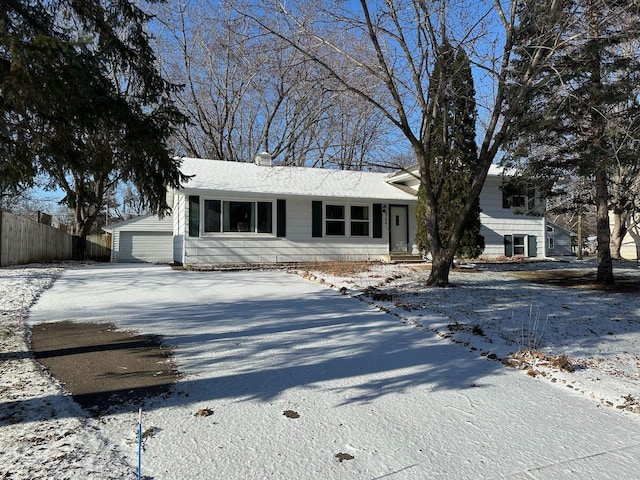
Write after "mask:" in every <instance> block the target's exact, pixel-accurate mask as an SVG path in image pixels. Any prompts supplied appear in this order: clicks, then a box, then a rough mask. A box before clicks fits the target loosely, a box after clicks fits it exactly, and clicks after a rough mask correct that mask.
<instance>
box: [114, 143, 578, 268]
mask: <svg viewBox="0 0 640 480" xmlns="http://www.w3.org/2000/svg"><path fill="white" fill-rule="evenodd" d="M181 170H182V171H183V173H185V174H186V175H189V176H192V178H191V179H190V180H189V181H188V182H186V184H185V185H184V186H183V188H181V189H179V190H175V191H170V192H169V193H168V200H169V204H170V205H172V206H173V214H172V217H171V218H172V229H171V230H170V231H169V230H168V229H167V220H166V218H165V219H164V220H162V221H160V220H158V219H155V221H156V222H158V224H162V226H160V225H157V226H156V227H155V228H154V230H156V232H158V231H159V230H162V229H164V232H165V233H164V239H163V240H161V242H162V244H163V245H164V246H163V247H162V249H166V243H165V242H166V239H167V238H168V236H169V235H170V236H171V243H172V261H173V262H176V263H180V264H183V265H185V266H195V265H199V266H206V265H221V264H249V263H254V264H255V263H260V264H264V263H286V262H314V261H345V260H349V261H360V260H382V261H389V260H391V259H392V257H394V256H396V255H403V254H404V255H410V254H414V255H419V254H420V252H418V251H417V249H416V245H415V236H416V219H415V208H416V203H417V196H416V194H417V184H418V181H417V179H416V176H415V170H414V172H411V171H402V172H397V173H392V174H389V173H378V172H360V171H350V170H329V169H319V168H307V167H285V166H272V164H271V161H270V157H269V156H268V154H261V155H259V156H258V157H257V159H256V162H255V163H238V162H226V161H219V160H206V159H197V158H184V159H183V163H182V167H181ZM503 178H504V177H503V170H502V169H501V168H499V167H491V170H490V172H489V176H488V178H487V181H486V183H485V186H484V188H483V190H482V193H481V196H480V206H481V209H482V213H481V221H482V230H481V232H480V233H481V234H482V235H483V236H484V238H485V244H486V246H485V251H484V254H483V256H484V257H489V258H495V257H504V256H523V257H537V258H544V257H546V256H548V255H550V254H551V250H553V248H549V243H550V242H549V238H550V235H551V233H552V232H551V231H549V228H548V224H547V220H546V219H545V218H544V217H543V216H527V215H524V214H523V212H522V207H523V206H525V205H530V203H529V202H534V201H536V199H534V198H527V197H526V195H523V196H514V197H511V198H506V197H505V198H503V197H504V195H503V192H502V190H501V189H500V185H501V184H502V182H503ZM146 221H152V220H146ZM124 223H125V225H123V226H122V227H118V225H115V226H112V229H113V235H114V241H113V245H114V247H113V248H114V251H113V254H112V260H113V261H131V259H132V257H135V258H138V260H139V261H154V260H149V259H147V260H145V259H143V258H142V255H141V252H139V251H138V250H139V249H138V250H136V246H138V247H139V248H150V249H151V248H153V249H154V251H156V254H154V255H155V256H156V257H157V258H158V260H155V261H164V258H166V255H164V254H161V253H160V252H159V251H158V250H157V249H155V247H150V246H146V247H145V241H146V240H148V238H147V237H146V236H145V235H144V234H143V233H142V232H141V231H140V230H135V228H137V227H136V225H135V223H136V222H131V221H130V223H126V222H124ZM138 226H141V225H138ZM118 230H120V232H119V231H118ZM554 231H555V230H554ZM125 232H133V233H125ZM158 235H159V234H158ZM117 238H119V239H120V242H122V239H124V241H125V245H123V244H120V245H117V244H118V242H117V241H116V240H117ZM558 238H560V237H558ZM562 238H564V237H562ZM566 238H569V236H568V232H567V235H566ZM159 241H160V240H159ZM558 241H559V240H558V239H556V240H554V241H553V242H551V247H553V246H554V245H557V244H558ZM562 241H563V242H564V240H562ZM569 242H570V240H569ZM561 243H562V242H561ZM565 243H566V242H565ZM125 247H126V248H125ZM125 251H126V253H124V252H125ZM567 253H570V243H569V250H568V252H567ZM152 256H153V255H148V257H152ZM161 258H162V259H163V260H161Z"/></svg>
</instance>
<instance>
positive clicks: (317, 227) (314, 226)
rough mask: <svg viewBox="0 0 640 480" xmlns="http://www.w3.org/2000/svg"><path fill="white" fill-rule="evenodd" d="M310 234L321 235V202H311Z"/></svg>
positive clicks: (313, 235)
mask: <svg viewBox="0 0 640 480" xmlns="http://www.w3.org/2000/svg"><path fill="white" fill-rule="evenodd" d="M311 236H312V237H322V202H319V201H317V200H314V201H312V202H311Z"/></svg>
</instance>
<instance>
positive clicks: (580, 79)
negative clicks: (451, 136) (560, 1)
mask: <svg viewBox="0 0 640 480" xmlns="http://www.w3.org/2000/svg"><path fill="white" fill-rule="evenodd" d="M544 3H545V2H538V1H528V2H524V4H523V6H522V10H521V12H520V14H521V18H522V22H521V24H522V29H521V31H520V35H519V38H518V39H517V42H518V43H519V45H520V50H519V52H520V55H519V56H518V59H519V60H522V62H523V63H525V61H526V59H527V57H528V46H533V45H535V39H536V38H538V36H539V32H538V31H537V29H536V18H537V15H542V14H544V13H543V10H544V8H545V5H544ZM541 9H542V10H541ZM564 11H565V15H566V19H567V20H566V23H567V24H569V25H571V28H569V29H568V30H567V31H566V32H564V37H565V44H564V47H563V48H561V49H559V50H558V51H557V52H556V53H555V55H554V57H553V61H552V62H551V64H550V65H549V67H548V68H547V69H546V71H545V72H544V75H542V76H541V77H540V78H539V80H538V81H537V82H536V85H535V88H533V89H532V91H531V94H530V95H529V97H528V98H527V101H525V102H523V103H522V104H521V105H520V106H519V108H520V112H519V115H518V116H516V118H518V121H516V122H514V123H513V125H512V129H511V138H512V143H511V152H512V155H513V156H514V157H521V158H524V164H525V166H526V170H527V171H528V174H530V175H532V176H533V177H534V178H539V179H549V178H560V177H562V176H566V175H576V176H578V177H583V178H585V179H586V180H587V181H589V182H593V184H594V191H595V195H594V197H595V205H596V209H597V214H596V215H597V236H598V273H597V280H598V281H599V282H601V283H605V284H608V283H613V281H614V277H613V266H612V261H611V254H610V247H609V244H610V231H609V200H610V193H609V190H610V182H611V174H612V172H613V167H615V165H616V162H620V161H622V162H628V161H632V162H637V156H636V155H637V154H636V155H621V153H622V152H623V150H624V149H626V148H629V146H630V145H631V143H627V141H626V140H624V141H622V142H621V141H620V126H621V125H625V124H629V123H631V124H633V123H634V118H635V119H636V120H635V122H637V118H638V105H637V95H638V90H637V78H638V72H639V71H640V58H639V57H638V52H637V48H629V46H630V45H633V44H634V42H637V41H638V40H639V39H640V2H638V1H637V0H632V1H628V0H625V1H619V0H573V1H569V0H567V1H566V2H565V8H564ZM531 48H532V47H531ZM513 66H514V70H515V71H517V70H518V69H519V68H520V65H519V63H518V61H516V62H514V64H513ZM621 148H622V150H621Z"/></svg>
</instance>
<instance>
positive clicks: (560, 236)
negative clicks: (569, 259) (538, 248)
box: [547, 219, 573, 257]
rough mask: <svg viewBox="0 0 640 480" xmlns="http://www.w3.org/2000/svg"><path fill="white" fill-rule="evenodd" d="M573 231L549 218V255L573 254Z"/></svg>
mask: <svg viewBox="0 0 640 480" xmlns="http://www.w3.org/2000/svg"><path fill="white" fill-rule="evenodd" d="M571 236H572V234H571V231H569V230H567V229H566V228H564V227H561V226H560V225H558V224H557V223H554V222H552V221H551V220H549V219H547V256H548V257H561V256H566V255H573V247H572V244H571Z"/></svg>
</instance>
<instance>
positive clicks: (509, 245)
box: [504, 235, 513, 257]
mask: <svg viewBox="0 0 640 480" xmlns="http://www.w3.org/2000/svg"><path fill="white" fill-rule="evenodd" d="M504 256H505V257H513V237H512V236H511V235H505V236H504Z"/></svg>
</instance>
